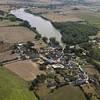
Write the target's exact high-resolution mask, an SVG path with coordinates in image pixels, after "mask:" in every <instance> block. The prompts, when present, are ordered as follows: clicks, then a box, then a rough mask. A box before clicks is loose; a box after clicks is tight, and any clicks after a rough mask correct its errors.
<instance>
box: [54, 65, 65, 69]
mask: <svg viewBox="0 0 100 100" xmlns="http://www.w3.org/2000/svg"><path fill="white" fill-rule="evenodd" d="M52 67H53V68H54V69H56V68H61V69H63V68H65V67H64V66H63V65H62V64H54V65H52Z"/></svg>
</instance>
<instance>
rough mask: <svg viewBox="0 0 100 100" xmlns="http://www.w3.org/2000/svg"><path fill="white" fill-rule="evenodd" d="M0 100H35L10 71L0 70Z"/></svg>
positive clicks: (23, 83)
mask: <svg viewBox="0 0 100 100" xmlns="http://www.w3.org/2000/svg"><path fill="white" fill-rule="evenodd" d="M0 100H37V99H36V97H35V95H34V94H33V93H32V92H30V91H29V90H28V87H27V84H26V82H25V81H24V80H22V79H20V78H19V77H17V76H16V75H14V74H13V73H11V72H10V71H8V70H6V69H4V68H0Z"/></svg>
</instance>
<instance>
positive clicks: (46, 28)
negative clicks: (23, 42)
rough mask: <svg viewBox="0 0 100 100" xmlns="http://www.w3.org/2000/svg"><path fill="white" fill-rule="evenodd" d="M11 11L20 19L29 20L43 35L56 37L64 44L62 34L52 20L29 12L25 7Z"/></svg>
mask: <svg viewBox="0 0 100 100" xmlns="http://www.w3.org/2000/svg"><path fill="white" fill-rule="evenodd" d="M10 13H11V14H13V15H15V16H16V17H17V18H19V19H22V20H24V21H27V22H29V24H30V25H31V27H36V30H37V32H38V33H39V34H41V36H42V37H47V38H48V39H49V38H51V37H55V38H56V40H57V41H58V42H59V43H60V45H63V44H62V42H61V37H62V36H61V34H60V32H59V31H58V30H57V29H55V28H54V26H53V25H52V23H51V22H50V21H47V20H45V19H43V18H41V17H40V16H36V15H33V14H30V13H27V12H25V9H24V8H20V9H16V10H11V12H10Z"/></svg>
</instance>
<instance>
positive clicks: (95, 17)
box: [79, 13, 100, 28]
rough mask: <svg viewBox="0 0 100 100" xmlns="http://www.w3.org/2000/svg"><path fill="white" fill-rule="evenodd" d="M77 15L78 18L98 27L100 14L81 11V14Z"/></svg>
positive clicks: (99, 26) (99, 25)
mask: <svg viewBox="0 0 100 100" xmlns="http://www.w3.org/2000/svg"><path fill="white" fill-rule="evenodd" d="M79 16H80V18H82V19H84V20H86V21H88V22H89V23H90V24H92V25H95V26H96V27H98V28H100V15H99V14H97V13H94V14H89V13H83V14H80V15H79Z"/></svg>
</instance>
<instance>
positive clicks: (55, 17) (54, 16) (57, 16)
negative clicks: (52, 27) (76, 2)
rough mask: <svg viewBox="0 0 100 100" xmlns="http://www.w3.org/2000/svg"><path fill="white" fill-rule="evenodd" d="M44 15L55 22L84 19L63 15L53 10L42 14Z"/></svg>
mask: <svg viewBox="0 0 100 100" xmlns="http://www.w3.org/2000/svg"><path fill="white" fill-rule="evenodd" d="M42 16H43V17H45V18H47V19H49V20H51V21H53V22H66V21H81V20H82V19H80V18H78V17H76V16H72V15H61V14H58V13H53V12H51V13H46V14H42Z"/></svg>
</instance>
